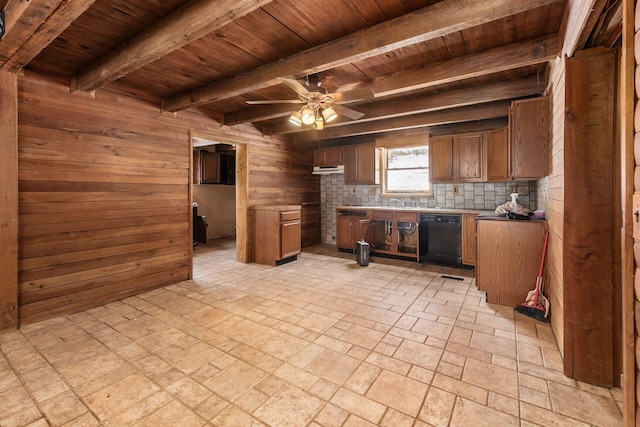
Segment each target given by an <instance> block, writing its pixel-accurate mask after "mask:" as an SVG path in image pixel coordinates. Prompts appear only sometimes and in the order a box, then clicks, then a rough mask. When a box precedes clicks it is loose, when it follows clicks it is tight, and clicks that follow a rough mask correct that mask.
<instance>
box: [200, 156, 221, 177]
mask: <svg viewBox="0 0 640 427" xmlns="http://www.w3.org/2000/svg"><path fill="white" fill-rule="evenodd" d="M200 173H201V180H200V182H201V183H202V184H219V183H220V182H221V181H220V153H209V152H207V151H201V152H200Z"/></svg>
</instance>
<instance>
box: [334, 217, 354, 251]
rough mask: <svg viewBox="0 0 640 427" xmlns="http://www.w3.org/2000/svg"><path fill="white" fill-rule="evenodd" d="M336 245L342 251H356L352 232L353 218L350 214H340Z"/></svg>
mask: <svg viewBox="0 0 640 427" xmlns="http://www.w3.org/2000/svg"><path fill="white" fill-rule="evenodd" d="M336 245H337V246H338V248H342V249H355V246H354V244H353V239H352V232H351V216H350V215H349V214H348V213H340V212H339V213H338V221H337V229H336Z"/></svg>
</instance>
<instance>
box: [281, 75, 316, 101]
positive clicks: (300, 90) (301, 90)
mask: <svg viewBox="0 0 640 427" xmlns="http://www.w3.org/2000/svg"><path fill="white" fill-rule="evenodd" d="M278 80H280V81H281V82H282V83H284V84H286V85H287V86H289V87H290V88H291V89H293V90H294V91H295V92H296V93H297V94H298V95H302V96H308V95H309V91H308V90H307V88H306V87H304V86H303V85H302V83H300V82H299V81H297V80H294V79H288V78H286V77H278Z"/></svg>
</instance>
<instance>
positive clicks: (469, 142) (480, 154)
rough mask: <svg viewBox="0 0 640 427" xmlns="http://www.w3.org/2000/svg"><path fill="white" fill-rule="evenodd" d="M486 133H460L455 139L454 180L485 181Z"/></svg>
mask: <svg viewBox="0 0 640 427" xmlns="http://www.w3.org/2000/svg"><path fill="white" fill-rule="evenodd" d="M483 164H484V133H475V134H468V135H459V136H456V137H455V138H454V141H453V179H454V181H478V182H481V181H484V175H485V174H484V167H483Z"/></svg>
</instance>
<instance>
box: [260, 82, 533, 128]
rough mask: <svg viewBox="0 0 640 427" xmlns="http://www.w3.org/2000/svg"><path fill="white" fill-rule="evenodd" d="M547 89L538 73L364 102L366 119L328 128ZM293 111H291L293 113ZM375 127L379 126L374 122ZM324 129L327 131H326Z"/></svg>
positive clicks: (363, 111)
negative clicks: (514, 78) (434, 91)
mask: <svg viewBox="0 0 640 427" xmlns="http://www.w3.org/2000/svg"><path fill="white" fill-rule="evenodd" d="M544 89H545V83H544V80H541V81H540V80H538V78H537V77H536V76H532V77H527V78H523V79H516V80H509V81H505V82H496V83H489V84H486V85H482V86H476V87H473V88H465V89H458V90H452V91H448V92H442V93H437V94H434V95H427V96H424V95H423V96H412V97H409V98H400V99H393V100H391V101H387V102H382V103H372V104H368V105H360V106H358V107H355V108H356V109H357V110H358V111H360V112H361V113H364V117H363V118H362V119H360V120H358V121H343V122H340V123H336V124H334V123H331V124H329V125H326V126H325V130H327V129H330V128H333V127H339V126H351V125H353V124H356V123H367V122H368V123H372V122H373V121H375V120H383V119H390V118H393V117H401V116H408V115H412V114H419V113H428V112H431V111H438V110H447V109H451V108H457V107H464V106H468V105H474V104H486V103H488V102H493V101H500V100H505V99H514V98H522V97H526V96H532V95H540V94H542V92H543V91H544ZM290 112H291V110H290V111H289V113H290ZM372 126H375V125H374V124H372ZM294 132H300V128H299V127H295V126H293V125H291V124H290V123H282V124H278V125H274V126H269V127H266V128H265V129H264V133H265V134H267V135H278V134H287V133H294ZM322 132H324V130H323V131H322Z"/></svg>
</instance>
